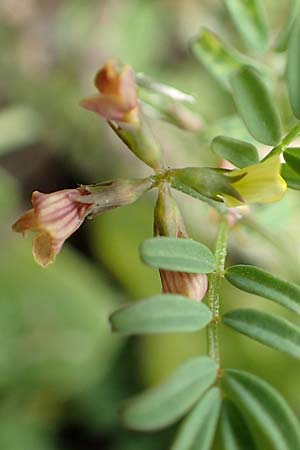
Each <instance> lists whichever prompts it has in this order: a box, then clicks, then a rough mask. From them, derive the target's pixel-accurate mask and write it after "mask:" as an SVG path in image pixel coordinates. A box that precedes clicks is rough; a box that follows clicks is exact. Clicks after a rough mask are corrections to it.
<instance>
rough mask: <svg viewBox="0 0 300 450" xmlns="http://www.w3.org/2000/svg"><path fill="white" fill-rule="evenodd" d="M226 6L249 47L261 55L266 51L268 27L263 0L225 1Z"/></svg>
mask: <svg viewBox="0 0 300 450" xmlns="http://www.w3.org/2000/svg"><path fill="white" fill-rule="evenodd" d="M225 4H226V7H227V9H228V12H229V14H230V16H231V18H232V21H233V22H234V24H235V26H236V28H237V30H238V31H239V33H240V35H241V37H242V38H243V40H244V42H245V44H246V45H247V47H248V48H250V49H251V50H255V51H257V52H259V53H261V52H264V51H266V50H267V47H268V27H267V23H266V19H265V12H264V10H263V5H262V2H261V0H247V1H245V0H225Z"/></svg>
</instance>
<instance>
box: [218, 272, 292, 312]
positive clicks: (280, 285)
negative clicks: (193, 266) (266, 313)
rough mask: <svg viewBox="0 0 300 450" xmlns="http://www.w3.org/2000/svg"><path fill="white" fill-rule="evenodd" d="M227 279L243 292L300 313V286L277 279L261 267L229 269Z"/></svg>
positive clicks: (226, 274) (226, 273)
mask: <svg viewBox="0 0 300 450" xmlns="http://www.w3.org/2000/svg"><path fill="white" fill-rule="evenodd" d="M225 278H226V280H228V281H229V282H230V283H231V284H232V285H233V286H235V287H237V288H239V289H241V290H242V291H245V292H250V293H251V294H255V295H260V296H261V297H265V298H268V299H269V300H273V301H274V302H276V303H279V304H280V305H282V306H285V307H286V308H288V309H290V310H292V311H294V312H296V313H300V286H298V285H297V284H294V283H289V282H288V281H285V280H282V279H280V278H278V277H275V276H274V275H272V274H271V273H269V272H266V271H265V270H263V269H260V268H259V267H255V266H246V265H238V266H232V267H229V268H228V269H227V270H226V272H225Z"/></svg>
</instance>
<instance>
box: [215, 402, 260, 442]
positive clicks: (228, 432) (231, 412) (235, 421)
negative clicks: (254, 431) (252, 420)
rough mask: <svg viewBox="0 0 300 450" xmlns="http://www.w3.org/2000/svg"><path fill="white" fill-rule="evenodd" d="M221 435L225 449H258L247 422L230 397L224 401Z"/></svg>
mask: <svg viewBox="0 0 300 450" xmlns="http://www.w3.org/2000/svg"><path fill="white" fill-rule="evenodd" d="M221 435H222V440H223V445H224V450H256V445H255V443H254V441H253V438H252V436H251V433H250V430H249V429H248V426H247V424H246V423H245V421H244V419H243V417H242V415H241V414H240V412H239V411H238V409H237V408H236V407H235V406H234V403H232V402H231V401H230V400H228V399H225V400H224V401H223V407H222V414H221Z"/></svg>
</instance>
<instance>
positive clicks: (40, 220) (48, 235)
mask: <svg viewBox="0 0 300 450" xmlns="http://www.w3.org/2000/svg"><path fill="white" fill-rule="evenodd" d="M88 194H89V192H88V191H87V190H86V189H84V188H79V189H64V190H62V191H57V192H53V193H51V194H43V193H41V192H38V191H34V192H33V194H32V199H31V201H32V205H33V208H32V209H30V210H29V211H27V212H26V213H25V214H23V216H21V217H20V219H19V220H17V222H16V223H15V224H14V225H13V230H14V231H16V232H18V233H23V234H24V233H25V232H26V231H36V232H38V235H37V236H36V237H35V239H34V241H33V248H32V252H33V256H34V259H35V260H36V262H37V263H38V264H40V265H41V266H42V267H46V266H47V265H48V264H50V263H52V262H53V261H54V259H55V257H56V255H57V254H58V253H59V251H60V250H61V247H62V245H63V243H64V242H65V240H66V239H68V237H69V236H71V234H73V233H74V232H75V231H76V230H77V229H78V228H79V227H80V225H81V224H82V222H83V221H84V219H85V218H86V216H87V215H88V214H89V212H90V209H91V204H89V203H80V201H79V198H80V197H81V196H84V195H88Z"/></svg>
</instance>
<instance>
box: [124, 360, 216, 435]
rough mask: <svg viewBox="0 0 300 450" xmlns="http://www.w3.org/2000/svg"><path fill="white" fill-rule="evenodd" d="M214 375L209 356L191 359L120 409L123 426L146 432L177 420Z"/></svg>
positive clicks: (210, 383)
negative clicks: (154, 386) (159, 383)
mask: <svg viewBox="0 0 300 450" xmlns="http://www.w3.org/2000/svg"><path fill="white" fill-rule="evenodd" d="M216 376H217V367H216V364H215V362H214V361H213V360H212V359H211V358H208V357H196V358H193V359H190V360H189V361H187V362H186V363H184V364H183V365H181V366H180V367H179V368H178V369H177V370H176V372H175V373H174V374H173V375H171V376H170V377H169V378H168V379H167V380H166V381H165V382H164V383H163V384H161V385H160V386H158V387H156V388H153V389H151V390H149V391H147V392H145V393H143V394H141V395H140V396H139V397H136V398H135V399H133V400H131V401H129V402H128V404H127V405H126V406H125V408H124V410H123V420H124V423H125V425H126V426H127V427H129V428H133V429H137V430H144V431H149V430H157V429H160V428H163V427H165V426H167V425H170V424H172V423H174V422H176V420H178V419H179V418H180V417H182V416H183V415H184V414H185V413H186V412H187V411H188V410H189V409H190V408H191V407H192V406H193V405H194V404H195V403H196V402H197V400H199V399H200V398H201V397H202V395H203V394H204V392H205V391H206V390H207V389H208V388H209V387H210V386H211V385H212V384H213V383H214V381H215V379H216Z"/></svg>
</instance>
